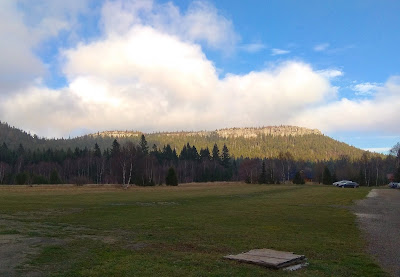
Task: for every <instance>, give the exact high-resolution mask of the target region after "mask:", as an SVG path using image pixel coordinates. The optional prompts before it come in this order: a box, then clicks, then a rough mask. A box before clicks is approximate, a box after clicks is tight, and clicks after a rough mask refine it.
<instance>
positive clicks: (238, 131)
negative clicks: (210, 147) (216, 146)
mask: <svg viewBox="0 0 400 277" xmlns="http://www.w3.org/2000/svg"><path fill="white" fill-rule="evenodd" d="M217 133H218V135H219V136H220V137H224V138H229V137H245V138H254V137H258V136H262V135H265V136H304V135H311V134H315V135H322V133H321V131H319V130H317V129H308V128H304V127H297V126H268V127H261V128H231V129H222V130H218V131H217Z"/></svg>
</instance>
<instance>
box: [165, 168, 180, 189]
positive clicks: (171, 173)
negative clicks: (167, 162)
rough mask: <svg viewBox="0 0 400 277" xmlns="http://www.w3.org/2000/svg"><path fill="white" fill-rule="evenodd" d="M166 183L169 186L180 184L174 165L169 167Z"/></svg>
mask: <svg viewBox="0 0 400 277" xmlns="http://www.w3.org/2000/svg"><path fill="white" fill-rule="evenodd" d="M165 184H166V185H167V186H177V185H178V177H177V176H176V172H175V169H174V168H173V167H170V168H169V169H168V173H167V177H166V178H165Z"/></svg>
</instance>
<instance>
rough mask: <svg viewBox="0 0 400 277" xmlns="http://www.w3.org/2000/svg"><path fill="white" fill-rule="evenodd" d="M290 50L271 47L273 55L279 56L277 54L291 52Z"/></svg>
mask: <svg viewBox="0 0 400 277" xmlns="http://www.w3.org/2000/svg"><path fill="white" fill-rule="evenodd" d="M289 53H290V51H289V50H283V49H278V48H272V49H271V55H272V56H277V55H286V54H289Z"/></svg>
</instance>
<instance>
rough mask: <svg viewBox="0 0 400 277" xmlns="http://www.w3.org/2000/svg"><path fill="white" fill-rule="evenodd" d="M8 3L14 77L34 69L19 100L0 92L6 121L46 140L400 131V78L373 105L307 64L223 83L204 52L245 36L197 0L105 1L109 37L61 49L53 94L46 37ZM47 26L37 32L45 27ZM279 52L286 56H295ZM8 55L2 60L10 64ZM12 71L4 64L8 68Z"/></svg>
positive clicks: (15, 91)
mask: <svg viewBox="0 0 400 277" xmlns="http://www.w3.org/2000/svg"><path fill="white" fill-rule="evenodd" d="M43 1H44V0H43ZM1 3H2V4H1V5H3V7H5V6H4V5H8V6H7V9H8V11H12V12H13V13H14V14H13V16H11V17H10V18H9V19H7V18H8V17H7V14H3V16H4V18H5V20H7V21H6V22H8V23H10V25H7V26H4V25H1V26H0V35H3V36H4V38H6V37H8V36H7V35H5V34H7V32H10V30H15V36H11V38H10V39H11V40H12V39H14V40H15V42H13V43H12V44H7V43H9V42H8V41H7V40H2V41H4V43H5V44H2V46H3V45H7V47H5V46H4V49H3V50H5V51H6V50H7V51H16V52H15V53H13V54H12V57H14V59H15V60H14V59H10V61H8V62H7V63H8V64H10V65H13V66H15V68H16V69H15V71H14V74H11V73H10V75H9V76H10V78H11V77H12V78H19V77H20V76H21V72H25V71H23V70H26V72H27V73H26V74H27V76H28V77H24V80H29V82H26V83H24V85H23V87H14V88H12V93H11V94H8V95H5V94H3V95H0V96H1V97H2V99H1V101H0V118H1V120H2V121H7V122H9V123H11V124H13V125H15V126H20V127H21V128H24V129H25V130H29V131H31V132H33V133H38V134H39V135H46V136H68V135H69V134H76V133H77V132H78V130H91V131H93V132H95V131H99V130H107V129H123V130H125V129H136V130H142V131H145V132H149V131H162V130H199V129H207V130H210V129H216V128H223V127H243V126H258V125H265V124H296V125H301V126H308V127H312V128H320V129H322V130H352V129H357V130H360V129H363V128H364V129H372V128H380V129H382V128H384V129H386V128H387V129H391V130H395V131H398V132H400V130H399V129H398V128H399V127H397V125H396V126H393V124H392V122H393V118H397V117H396V115H397V113H396V111H395V109H393V106H397V105H399V104H400V85H399V84H400V82H399V79H400V78H391V79H389V80H388V82H387V83H386V84H385V85H383V86H382V87H381V88H380V89H378V90H376V93H375V94H374V95H373V98H372V99H368V100H348V99H337V90H338V88H336V87H334V86H333V85H332V84H331V80H332V79H333V78H337V77H339V76H342V75H343V72H342V71H341V70H337V69H325V70H316V69H314V68H313V67H312V66H311V65H309V64H307V63H305V62H299V61H286V62H282V63H279V64H275V65H273V66H271V67H268V68H265V69H263V70H260V71H253V72H249V73H246V74H226V75H225V76H223V77H219V75H218V74H217V69H216V66H215V65H214V63H213V62H212V61H211V60H209V59H208V58H207V56H206V55H205V53H204V51H203V48H202V47H203V46H204V45H206V46H207V47H211V48H215V49H225V47H226V48H229V47H232V46H234V45H235V44H236V43H237V41H238V36H237V35H236V34H235V32H234V30H233V25H232V22H231V21H230V20H229V19H227V18H225V17H223V16H221V15H220V14H219V13H218V11H217V10H216V9H215V7H213V6H211V5H209V4H204V3H203V2H194V3H193V4H191V5H190V6H189V8H188V10H186V11H184V12H182V11H181V10H179V8H177V7H176V6H174V5H173V4H171V3H166V4H161V5H160V4H156V3H154V2H153V1H107V2H105V4H104V5H103V6H102V9H101V19H100V21H101V26H102V27H101V29H102V34H101V35H100V36H99V37H98V38H97V39H95V40H94V39H93V40H92V41H90V42H88V41H86V40H82V41H81V42H80V43H77V44H76V45H74V46H73V47H66V48H65V49H64V50H62V51H60V52H61V53H60V60H61V61H62V73H63V74H64V76H65V78H66V83H67V85H66V86H65V87H64V88H61V89H49V88H47V87H46V86H45V85H43V84H42V83H41V82H40V81H36V82H34V80H35V79H36V80H39V78H38V77H40V75H41V74H42V73H40V72H43V71H44V70H45V69H44V65H43V62H42V61H40V59H38V58H37V57H36V56H35V55H34V54H32V53H33V52H32V49H33V47H34V46H35V45H36V44H37V41H38V37H39V35H37V34H38V33H35V32H30V29H29V28H28V27H27V25H26V23H24V19H23V15H22V14H21V12H20V11H18V10H17V9H16V8H15V5H14V4H12V2H11V1H6V2H1ZM4 3H6V4H4ZM71 9H72V11H75V12H71V14H76V13H77V12H76V10H74V8H72V7H71ZM81 9H83V8H82V7H81V8H78V10H81ZM1 11H2V9H0V12H1ZM45 17H46V16H45ZM56 18H58V21H57V20H56V21H54V22H58V23H57V24H56V23H54V29H52V30H42V31H43V33H47V35H46V36H47V37H48V36H54V34H56V33H57V32H59V30H61V29H63V28H69V27H68V26H71V25H70V23H69V21H68V20H67V21H65V22H66V23H63V22H64V20H63V18H64V17H63V16H59V17H56ZM48 20H52V19H51V17H48ZM40 22H42V20H40V21H38V22H37V25H36V26H41V23H40ZM65 24H66V25H65ZM46 25H47V24H46ZM182 26H185V27H186V28H183V27H182ZM209 26H212V28H211V27H209ZM11 28H13V29H11ZM35 28H39V29H40V27H35ZM207 28H209V29H207ZM210 29H211V31H210ZM33 33H35V35H33V36H32V34H33ZM24 41H26V43H25V44H24V43H21V42H24ZM18 44H20V45H22V46H21V47H22V48H21V49H19V48H18V47H17V46H18ZM2 46H0V47H2ZM14 46H15V47H16V48H15V49H13V47H14ZM9 48H10V49H9ZM252 48H253V50H254V51H255V50H258V49H259V48H260V46H259V45H255V46H249V48H248V49H252ZM273 51H275V52H276V54H277V55H278V54H279V55H283V54H286V53H288V51H287V50H281V49H273ZM0 53H1V54H0V55H2V56H0V58H7V57H6V55H5V54H4V53H3V52H1V51H0ZM10 55H11V54H10ZM24 55H25V56H24ZM18 57H25V58H24V59H21V60H18ZM2 61H3V60H2ZM5 61H7V60H5ZM11 68H12V67H11ZM5 69H6V67H3V65H1V64H0V70H4V71H2V72H6V71H5ZM38 72H39V73H38ZM0 76H1V77H0V85H3V84H4V83H5V82H4V81H3V80H2V79H1V78H4V76H7V75H6V74H1V75H0ZM15 76H16V77H15ZM15 83H18V84H20V83H21V82H19V81H18V82H15Z"/></svg>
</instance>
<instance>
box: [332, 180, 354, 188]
mask: <svg viewBox="0 0 400 277" xmlns="http://www.w3.org/2000/svg"><path fill="white" fill-rule="evenodd" d="M348 182H351V181H349V180H342V181H338V182H334V183H333V184H332V185H334V186H337V187H339V186H340V185H342V184H345V183H348Z"/></svg>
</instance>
